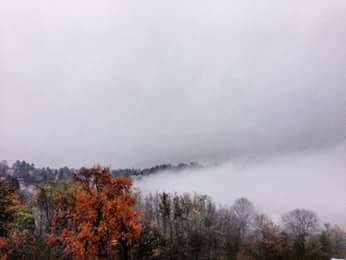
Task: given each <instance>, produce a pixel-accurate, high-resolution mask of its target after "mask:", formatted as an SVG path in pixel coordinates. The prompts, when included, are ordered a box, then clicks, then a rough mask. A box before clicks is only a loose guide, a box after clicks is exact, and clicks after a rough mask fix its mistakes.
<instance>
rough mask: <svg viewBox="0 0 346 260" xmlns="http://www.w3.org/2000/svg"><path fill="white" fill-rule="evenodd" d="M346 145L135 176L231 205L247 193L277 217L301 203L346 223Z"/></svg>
mask: <svg viewBox="0 0 346 260" xmlns="http://www.w3.org/2000/svg"><path fill="white" fill-rule="evenodd" d="M345 154H346V144H343V145H338V146H336V147H333V148H329V149H325V150H323V151H319V152H313V153H306V152H304V153H302V152H300V153H295V154H290V155H284V156H280V157H275V158H272V159H270V160H263V161H257V162H251V163H249V162H244V161H233V162H228V163H226V164H222V165H219V166H214V167H209V168H206V169H203V170H197V171H196V170H195V171H184V172H180V173H174V172H162V173H160V174H154V175H151V176H149V177H144V178H142V179H141V180H136V181H135V185H136V187H137V189H139V190H140V191H142V192H143V193H144V194H147V193H149V192H152V193H155V192H162V191H166V192H178V193H185V192H190V193H191V192H192V193H193V192H197V193H200V194H207V195H209V196H211V198H212V199H213V200H214V201H215V202H216V203H217V204H218V205H220V204H221V205H224V206H230V205H232V203H233V202H234V201H235V199H237V198H240V197H247V198H248V199H250V200H251V201H252V202H254V204H255V205H256V207H257V208H258V210H259V211H260V212H262V213H266V214H269V215H273V216H277V215H280V214H283V213H286V212H288V211H290V210H294V209H296V208H305V209H310V210H313V211H315V212H317V213H318V215H319V216H320V217H321V221H322V223H324V222H330V223H336V224H339V225H342V226H346V222H345V209H346V208H345V205H344V204H343V203H341V201H342V198H344V197H345V196H346V190H345V188H344V183H345V181H346V175H345V169H346V162H345V158H344V157H345Z"/></svg>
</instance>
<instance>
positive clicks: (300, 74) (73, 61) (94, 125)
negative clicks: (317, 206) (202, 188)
mask: <svg viewBox="0 0 346 260" xmlns="http://www.w3.org/2000/svg"><path fill="white" fill-rule="evenodd" d="M0 2H1V4H0V158H1V159H8V160H10V161H13V160H15V159H25V160H28V161H32V162H35V163H37V164H38V165H50V166H63V165H69V166H74V167H79V166H82V165H92V164H93V163H102V164H106V165H112V166H113V167H133V166H134V167H142V166H149V165H153V164H157V163H162V162H173V163H174V162H179V161H191V160H198V161H205V160H206V161H214V160H217V161H219V160H220V161H221V160H227V159H229V158H238V157H239V158H248V157H250V156H266V155H273V154H276V155H278V154H281V153H291V152H299V151H304V150H315V149H324V148H325V147H328V146H334V145H337V144H340V143H342V142H345V133H346V47H345V46H346V20H345V13H346V1H344V0H339V1H338V0H333V1H325V0H314V1H274V0H271V1H266V2H265V3H263V2H260V1H200V0H199V1H197V0H191V1H186V0H184V1H183V0H176V1H161V0H148V1H139V0H137V1H136V0H129V1H114V0H109V1H105V0H100V1H92V0H83V1H82V0H75V1H70V0H49V1H47V0H31V1H20V0H11V1H5V0H0Z"/></svg>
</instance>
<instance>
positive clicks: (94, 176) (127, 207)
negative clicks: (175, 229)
mask: <svg viewBox="0 0 346 260" xmlns="http://www.w3.org/2000/svg"><path fill="white" fill-rule="evenodd" d="M74 182H75V184H76V185H77V186H78V188H77V191H76V192H75V194H74V195H73V198H69V201H70V202H72V205H73V206H72V207H66V203H65V200H66V199H62V200H61V203H59V204H58V208H59V210H58V211H57V212H58V213H57V215H56V216H55V223H56V224H57V225H59V222H61V221H62V222H63V223H64V227H62V228H61V229H60V230H59V229H58V230H57V232H56V233H55V234H51V235H50V236H49V240H50V242H51V243H52V244H55V243H61V244H62V245H63V247H64V253H65V254H66V255H68V256H71V257H72V258H73V259H95V258H98V259H108V258H110V257H113V256H114V255H115V254H116V253H117V252H118V253H119V254H120V255H121V257H122V259H124V260H128V259H129V250H130V248H131V245H132V243H133V241H134V240H135V239H136V238H137V237H138V236H139V235H140V232H141V225H140V223H139V222H138V214H139V213H138V212H137V210H136V209H135V208H134V204H135V198H134V195H133V193H132V191H131V187H132V182H131V179H130V178H128V177H112V175H111V172H110V170H109V169H108V168H101V167H96V168H92V169H82V170H81V171H80V172H79V173H78V174H77V175H76V176H75V180H74ZM70 196H72V195H71V194H70ZM116 249H118V251H116Z"/></svg>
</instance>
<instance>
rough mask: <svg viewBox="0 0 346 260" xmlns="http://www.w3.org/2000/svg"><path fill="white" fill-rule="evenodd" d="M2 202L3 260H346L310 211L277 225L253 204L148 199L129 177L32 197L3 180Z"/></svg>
mask: <svg viewBox="0 0 346 260" xmlns="http://www.w3.org/2000/svg"><path fill="white" fill-rule="evenodd" d="M31 170H32V168H31ZM13 178H15V177H13ZM0 202H1V203H0V255H1V259H119V260H130V259H131V260H135V259H141V260H155V259H157V260H159V259H163V260H166V259H167V260H180V259H191V260H198V259H200V260H221V259H237V260H242V259H243V260H245V259H246V260H250V259H261V260H262V259H263V260H267V259H268V260H271V259H273V260H274V259H283V260H284V259H287V260H291V259H292V260H293V259H311V260H313V259H330V258H331V257H346V233H345V231H344V230H343V229H342V228H341V227H338V226H335V225H333V224H325V223H322V222H321V221H320V220H319V218H318V216H317V215H316V214H315V213H314V212H313V211H310V210H308V209H295V210H292V211H290V212H287V213H286V214H283V215H282V216H281V219H280V220H275V222H274V221H273V220H272V219H271V218H270V217H269V216H266V215H264V214H263V213H262V212H260V211H258V210H257V209H256V205H253V204H252V203H251V201H249V200H248V199H246V198H239V199H237V200H236V201H234V203H233V204H232V205H225V206H218V205H216V204H215V203H214V202H213V201H212V200H211V198H209V197H208V196H207V195H202V194H171V193H157V194H148V195H143V194H141V193H138V192H134V191H133V189H132V180H131V178H130V177H128V176H120V175H119V176H113V174H112V171H111V170H109V169H107V168H101V167H96V168H91V169H86V168H83V169H81V170H79V171H76V172H74V174H73V177H70V178H67V179H63V180H49V181H45V182H41V183H39V184H38V185H36V186H35V188H34V190H33V192H32V193H27V192H23V191H22V190H20V189H19V186H18V185H17V184H16V182H14V181H13V179H8V178H4V179H2V181H1V182H0Z"/></svg>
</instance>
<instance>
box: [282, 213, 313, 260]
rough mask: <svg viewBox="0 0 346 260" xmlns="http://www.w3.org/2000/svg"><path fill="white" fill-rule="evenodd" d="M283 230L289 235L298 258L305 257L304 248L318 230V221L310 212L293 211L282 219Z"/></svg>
mask: <svg viewBox="0 0 346 260" xmlns="http://www.w3.org/2000/svg"><path fill="white" fill-rule="evenodd" d="M282 222H283V226H284V230H285V231H286V232H287V234H288V235H290V236H291V237H292V239H293V242H294V245H293V247H294V249H295V251H296V255H297V257H299V258H304V256H306V255H307V252H306V246H307V242H308V239H309V238H311V236H312V235H313V234H315V232H316V231H317V229H318V225H319V221H318V217H317V215H316V214H315V213H314V212H313V211H310V210H306V209H295V210H293V211H291V212H289V213H287V214H286V215H284V216H283V217H282Z"/></svg>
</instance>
